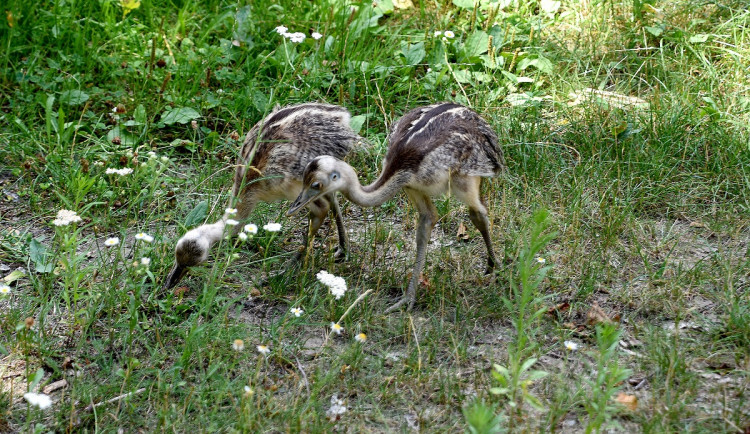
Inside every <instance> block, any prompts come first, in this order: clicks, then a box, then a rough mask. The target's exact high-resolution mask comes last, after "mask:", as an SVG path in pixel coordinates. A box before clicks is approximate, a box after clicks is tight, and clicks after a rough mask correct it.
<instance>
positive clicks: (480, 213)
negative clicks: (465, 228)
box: [454, 176, 497, 274]
mask: <svg viewBox="0 0 750 434" xmlns="http://www.w3.org/2000/svg"><path fill="white" fill-rule="evenodd" d="M481 184H482V178H480V177H478V176H474V177H462V178H460V179H457V180H456V182H455V184H454V186H455V190H454V191H455V193H456V197H457V198H458V199H459V200H460V201H461V202H463V203H465V204H466V205H467V206H468V207H469V218H470V219H471V222H472V223H474V226H475V227H476V228H477V229H479V233H480V234H482V239H484V245H485V246H486V247H487V269H486V270H485V274H490V273H492V270H493V269H494V268H495V265H496V264H497V259H496V258H495V249H493V248H492V239H491V238H490V222H489V219H488V218H487V208H486V207H485V206H484V204H483V203H482V199H481V198H480V195H479V192H480V190H481V188H480V187H481Z"/></svg>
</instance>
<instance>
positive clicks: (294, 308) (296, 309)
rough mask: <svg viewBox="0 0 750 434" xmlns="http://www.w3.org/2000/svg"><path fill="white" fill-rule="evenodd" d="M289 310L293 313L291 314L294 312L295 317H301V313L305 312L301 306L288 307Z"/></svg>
mask: <svg viewBox="0 0 750 434" xmlns="http://www.w3.org/2000/svg"><path fill="white" fill-rule="evenodd" d="M289 311H290V312H291V313H293V314H294V316H296V317H297V318H299V317H301V316H302V314H303V313H305V311H303V310H302V309H301V308H299V307H293V308H291V309H290V310H289Z"/></svg>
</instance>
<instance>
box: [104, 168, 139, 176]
mask: <svg viewBox="0 0 750 434" xmlns="http://www.w3.org/2000/svg"><path fill="white" fill-rule="evenodd" d="M104 173H106V174H107V175H120V176H126V175H130V174H131V173H133V169H131V168H130V167H124V168H122V169H113V168H111V167H110V168H109V169H107V170H105V171H104Z"/></svg>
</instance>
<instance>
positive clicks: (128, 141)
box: [107, 126, 137, 145]
mask: <svg viewBox="0 0 750 434" xmlns="http://www.w3.org/2000/svg"><path fill="white" fill-rule="evenodd" d="M115 137H119V138H120V144H122V145H135V143H136V141H137V138H136V137H135V135H133V134H131V133H129V132H128V131H127V130H126V129H124V128H120V127H119V126H116V127H114V128H112V129H111V130H110V131H109V132H108V133H107V140H108V141H109V142H112V140H114V138H115Z"/></svg>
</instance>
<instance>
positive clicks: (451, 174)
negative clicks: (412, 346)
mask: <svg viewBox="0 0 750 434" xmlns="http://www.w3.org/2000/svg"><path fill="white" fill-rule="evenodd" d="M504 167H505V161H504V159H503V154H502V150H501V149H500V147H499V146H498V143H497V135H496V134H495V132H494V131H493V130H492V128H491V127H490V126H489V124H487V122H486V121H485V120H484V119H482V118H481V117H480V116H479V115H478V114H477V113H476V112H474V111H473V110H471V109H469V108H467V107H464V106H461V105H458V104H454V103H439V104H433V105H429V106H425V107H419V108H415V109H413V110H411V111H409V112H408V113H406V114H405V115H404V116H403V117H401V118H400V119H399V120H398V121H396V122H395V123H394V124H393V127H392V128H391V131H390V134H389V136H388V151H387V152H386V156H385V160H384V162H383V171H382V172H381V174H380V176H379V177H378V179H377V180H375V182H373V183H372V184H370V185H366V186H362V185H361V184H360V183H359V181H358V180H357V174H356V172H355V171H354V169H352V167H351V166H349V165H348V164H346V163H345V162H343V161H341V160H339V159H337V158H335V156H321V157H317V158H315V159H313V160H312V161H311V162H310V163H309V164H308V165H307V167H306V168H305V172H304V175H303V183H304V186H303V190H302V193H300V195H299V197H298V198H297V200H296V201H295V202H294V204H293V205H292V207H291V208H290V210H289V213H290V214H291V213H294V212H296V211H297V210H298V209H300V208H301V207H302V206H304V205H306V204H307V203H309V202H310V201H311V200H316V199H317V198H319V197H321V196H323V195H327V194H331V193H333V192H336V191H341V192H342V193H343V194H344V196H346V197H347V198H348V199H349V200H351V201H352V202H354V203H356V204H358V205H360V206H367V207H372V206H378V205H380V204H382V203H383V202H385V201H386V200H388V199H390V198H391V197H393V196H395V195H396V194H397V193H398V192H399V191H400V190H402V189H403V190H404V191H405V192H406V194H407V195H408V196H409V198H410V199H411V201H412V202H413V203H414V205H415V206H416V207H417V210H418V211H419V224H418V226H417V260H416V263H415V265H414V272H413V274H412V278H411V280H410V282H409V286H408V287H407V290H406V295H405V296H404V298H403V299H401V301H399V302H398V303H396V304H395V305H394V306H392V307H391V309H389V310H393V309H396V308H398V307H400V306H402V305H403V304H407V305H408V307H409V308H411V307H412V305H413V304H414V300H415V297H416V286H417V284H418V281H419V275H420V273H421V271H422V268H423V267H424V262H425V254H426V250H427V249H426V248H427V243H428V242H429V239H430V233H431V231H432V227H433V226H434V225H435V223H436V222H437V210H436V209H435V205H434V204H433V203H432V200H431V199H430V196H436V195H441V194H445V193H452V194H454V195H455V196H456V197H457V198H458V199H459V200H460V201H462V202H463V203H465V204H466V205H467V206H468V207H469V217H470V218H471V221H472V223H474V225H475V226H476V227H477V229H479V232H480V233H481V234H482V238H483V239H484V242H485V245H486V247H487V272H488V273H489V272H491V271H492V269H493V268H494V266H495V263H496V260H495V254H494V251H493V248H492V240H491V239H490V235H489V221H488V218H487V209H486V208H485V206H484V204H483V203H482V201H481V199H480V196H479V191H480V185H481V180H482V178H485V177H492V176H497V175H498V174H499V173H500V172H501V171H502V170H504Z"/></svg>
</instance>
